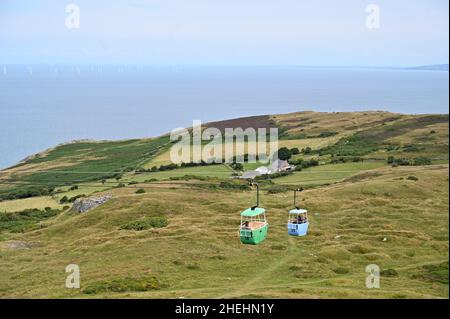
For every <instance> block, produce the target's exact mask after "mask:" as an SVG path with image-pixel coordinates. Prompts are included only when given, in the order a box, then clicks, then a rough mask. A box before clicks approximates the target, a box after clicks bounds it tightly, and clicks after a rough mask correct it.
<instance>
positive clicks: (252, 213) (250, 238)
mask: <svg viewBox="0 0 450 319" xmlns="http://www.w3.org/2000/svg"><path fill="white" fill-rule="evenodd" d="M255 185H256V189H257V193H256V206H253V207H252V208H249V209H246V210H244V211H243V212H242V213H241V226H240V227H239V237H240V239H241V242H242V243H243V244H246V245H258V244H260V243H261V242H263V241H264V239H266V237H267V232H268V230H269V223H267V219H266V210H265V209H264V208H261V207H258V206H259V186H258V184H256V183H255Z"/></svg>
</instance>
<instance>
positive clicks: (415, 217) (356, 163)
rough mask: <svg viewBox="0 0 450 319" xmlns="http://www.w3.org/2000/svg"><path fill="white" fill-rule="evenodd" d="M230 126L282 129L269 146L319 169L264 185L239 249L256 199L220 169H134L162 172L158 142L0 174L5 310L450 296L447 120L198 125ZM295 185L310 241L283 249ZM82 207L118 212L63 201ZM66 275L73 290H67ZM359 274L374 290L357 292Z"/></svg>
mask: <svg viewBox="0 0 450 319" xmlns="http://www.w3.org/2000/svg"><path fill="white" fill-rule="evenodd" d="M230 123H232V124H233V125H240V126H242V127H243V128H246V125H252V126H259V127H273V126H277V127H278V128H279V130H280V132H281V137H282V139H281V140H280V143H279V144H280V147H282V146H284V147H288V148H294V147H297V148H299V149H300V150H301V149H304V148H307V147H310V148H311V150H310V152H308V153H300V154H298V155H295V156H294V157H293V160H294V161H298V160H305V161H306V160H309V159H315V160H317V161H318V162H319V164H320V165H319V166H316V167H311V168H305V169H303V170H302V171H299V172H295V173H293V174H290V175H288V176H285V177H280V178H276V179H273V180H268V181H262V182H261V183H260V184H261V186H262V189H263V191H262V198H261V199H262V203H261V205H262V206H263V207H265V208H266V209H267V213H268V218H269V223H270V230H269V237H268V238H267V240H266V241H265V242H264V243H263V244H262V245H260V246H257V247H249V246H243V245H241V244H240V242H239V238H238V233H237V230H238V225H239V212H240V211H241V210H243V209H245V208H248V207H249V206H251V205H252V204H253V202H254V197H255V193H254V191H252V190H249V187H248V186H247V184H246V183H245V182H239V181H231V180H230V178H229V177H230V174H231V173H232V169H231V168H230V167H229V166H227V165H213V166H198V167H187V168H178V169H173V170H165V171H156V172H150V171H146V172H140V171H138V170H139V169H141V168H147V169H148V168H151V167H153V166H160V165H167V164H169V163H170V161H169V156H168V154H169V153H168V152H169V147H170V141H169V138H168V137H167V136H164V137H159V138H155V139H143V140H129V141H119V142H78V143H71V144H67V145H61V146H58V147H56V148H54V149H52V150H49V151H46V152H44V153H42V154H39V155H37V156H34V157H32V158H30V159H28V160H26V161H24V162H22V163H20V164H19V165H16V166H14V167H12V168H10V169H7V170H4V171H1V172H0V198H3V200H0V261H1V262H0V297H3V298H7V297H32V298H37V297H58V298H59V297H63V298H66V297H69V298H70V297H76V298H101V297H113V298H116V297H117V298H119V297H137V298H161V297H163V298H180V297H185V298H191V297H196V298H222V297H231V298H243V297H245V298H259V297H269V298H277V297H287V298H307V297H314V298H366V297H370V298H448V249H449V247H448V244H449V241H448V225H449V214H448V210H449V208H448V207H449V206H448V195H449V194H448V193H449V192H448V187H449V184H448V181H449V180H448V178H449V173H448V172H449V171H448V169H449V167H448V138H449V127H448V115H420V116H412V115H401V114H391V113H386V112H355V113H314V112H301V113H293V114H285V115H274V116H258V117H252V118H245V119H236V120H231V121H224V122H221V123H212V124H209V126H213V124H214V125H216V127H219V128H221V129H223V128H225V127H227V126H228V125H230ZM261 125H262V126H261ZM355 158H358V159H357V160H355ZM424 158H425V159H426V161H425V160H424ZM418 159H419V160H418ZM392 160H395V161H394V162H392ZM405 163H407V164H408V166H403V165H406V164H405ZM257 165H258V164H246V166H247V167H249V168H253V166H257ZM300 186H301V187H306V190H305V191H304V192H303V193H302V195H301V206H302V207H304V208H307V209H308V210H309V211H310V219H311V229H310V233H309V235H308V236H307V237H304V238H293V237H289V236H288V235H287V232H286V225H285V224H286V220H287V215H286V214H287V211H288V210H289V209H291V208H292V205H293V203H292V192H291V190H292V189H294V188H297V187H300ZM138 190H140V191H139V192H137V191H138ZM92 194H112V195H113V199H112V200H111V201H109V202H108V203H106V204H104V205H102V206H100V207H98V208H96V209H94V210H92V211H89V212H87V213H84V214H76V213H72V212H70V211H69V210H68V207H70V205H71V203H60V201H61V199H63V198H64V197H66V198H67V199H70V198H76V197H77V196H82V195H85V196H89V195H92ZM22 195H23V196H22ZM25 195H26V196H25ZM8 196H11V198H9V197H8ZM14 196H15V197H19V198H14V199H13V198H12V197H14ZM21 196H22V197H29V198H21ZM255 261H257V263H256V265H257V266H258V267H257V268H255ZM71 263H75V264H78V265H80V269H81V286H82V287H81V289H80V290H69V289H66V288H65V287H64V282H65V278H66V276H67V274H66V273H65V267H66V266H67V265H68V264H71ZM369 264H377V265H379V266H380V268H381V270H382V278H381V289H372V290H369V289H367V288H365V277H366V276H367V274H366V273H365V271H364V270H365V267H366V266H367V265H369Z"/></svg>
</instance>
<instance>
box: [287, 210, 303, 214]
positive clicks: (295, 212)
mask: <svg viewBox="0 0 450 319" xmlns="http://www.w3.org/2000/svg"><path fill="white" fill-rule="evenodd" d="M307 212H308V211H307V210H306V209H293V210H291V211H290V212H289V214H306V213H307Z"/></svg>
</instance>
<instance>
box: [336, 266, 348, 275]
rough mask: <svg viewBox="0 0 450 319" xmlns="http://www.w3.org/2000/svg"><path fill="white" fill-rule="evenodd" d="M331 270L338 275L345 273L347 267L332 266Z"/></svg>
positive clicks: (346, 272)
mask: <svg viewBox="0 0 450 319" xmlns="http://www.w3.org/2000/svg"><path fill="white" fill-rule="evenodd" d="M333 271H334V272H335V273H336V274H338V275H345V274H348V273H349V270H348V269H347V268H344V267H337V268H334V269H333Z"/></svg>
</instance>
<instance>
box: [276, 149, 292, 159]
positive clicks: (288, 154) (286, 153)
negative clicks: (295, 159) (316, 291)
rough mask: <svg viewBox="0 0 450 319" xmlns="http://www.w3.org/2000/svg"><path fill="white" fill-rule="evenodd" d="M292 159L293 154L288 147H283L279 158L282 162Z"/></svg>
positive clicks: (279, 151) (279, 152)
mask: <svg viewBox="0 0 450 319" xmlns="http://www.w3.org/2000/svg"><path fill="white" fill-rule="evenodd" d="M291 157H292V152H291V150H290V149H288V148H287V147H282V148H280V149H279V150H278V158H279V159H280V160H282V161H287V160H289V159H290V158H291Z"/></svg>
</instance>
